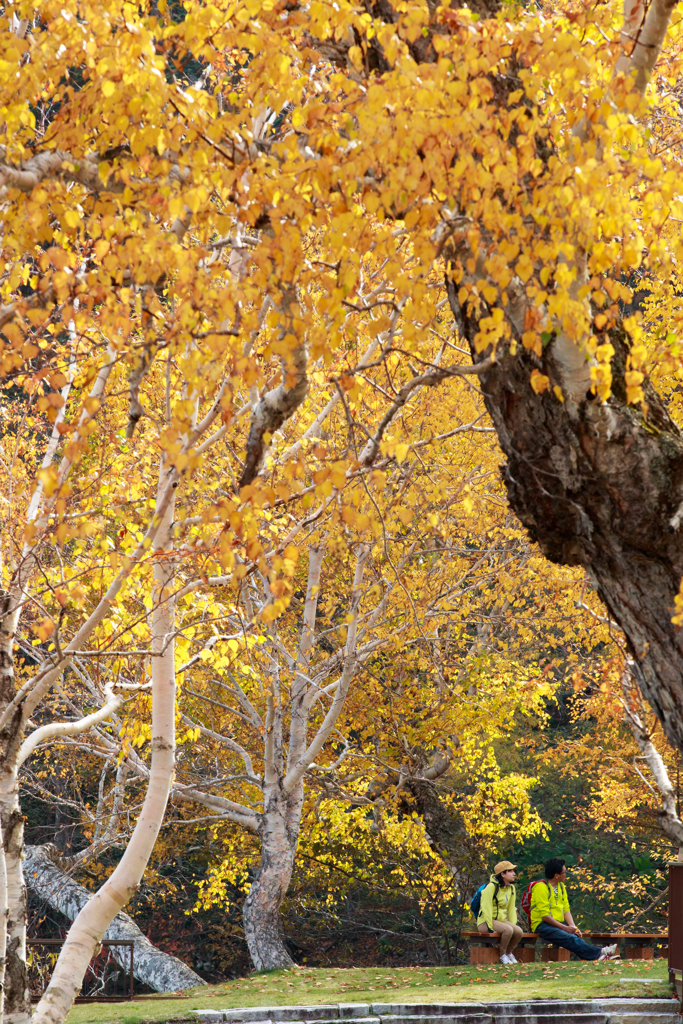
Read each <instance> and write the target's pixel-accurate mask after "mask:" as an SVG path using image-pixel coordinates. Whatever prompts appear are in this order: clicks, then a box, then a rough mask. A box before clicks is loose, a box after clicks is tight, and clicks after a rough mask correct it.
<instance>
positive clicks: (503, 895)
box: [477, 860, 523, 964]
mask: <svg viewBox="0 0 683 1024" xmlns="http://www.w3.org/2000/svg"><path fill="white" fill-rule="evenodd" d="M516 877H517V875H516V871H515V865H514V864H511V863H510V861H509V860H502V861H501V862H500V864H496V866H495V867H494V869H493V874H492V875H491V879H490V881H489V883H488V885H487V886H486V888H485V889H484V890H483V892H482V894H481V904H480V907H479V916H478V917H477V929H478V930H479V931H480V932H498V934H499V935H500V962H501V963H502V964H516V963H519V961H518V960H517V958H516V957H514V956H513V955H512V951H513V949H515V947H516V946H517V943H518V942H519V940H520V939H521V937H522V935H523V932H522V929H521V928H520V927H519V925H518V924H517V908H516V907H515V898H516V892H515V887H514V885H513V882H514V880H515V878H516Z"/></svg>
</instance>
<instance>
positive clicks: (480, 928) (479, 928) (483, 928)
mask: <svg viewBox="0 0 683 1024" xmlns="http://www.w3.org/2000/svg"><path fill="white" fill-rule="evenodd" d="M477 931H478V932H481V934H482V935H488V933H489V926H488V925H487V923H486V921H484V923H483V924H478V925H477Z"/></svg>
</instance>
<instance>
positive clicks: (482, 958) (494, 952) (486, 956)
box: [470, 944, 500, 964]
mask: <svg viewBox="0 0 683 1024" xmlns="http://www.w3.org/2000/svg"><path fill="white" fill-rule="evenodd" d="M499 960H500V954H499V952H498V947H497V946H490V945H488V944H487V945H485V946H470V963H471V964H497V963H498V961H499Z"/></svg>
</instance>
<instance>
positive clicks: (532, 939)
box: [460, 931, 564, 964]
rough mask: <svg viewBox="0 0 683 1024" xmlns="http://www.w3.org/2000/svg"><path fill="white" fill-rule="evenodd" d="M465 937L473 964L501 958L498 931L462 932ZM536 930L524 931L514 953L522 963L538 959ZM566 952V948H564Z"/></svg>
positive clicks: (496, 961) (461, 934)
mask: <svg viewBox="0 0 683 1024" xmlns="http://www.w3.org/2000/svg"><path fill="white" fill-rule="evenodd" d="M460 936H461V938H463V939H467V941H468V942H469V944H470V963H471V964H497V963H498V962H499V960H500V951H499V942H500V935H499V934H498V932H479V931H476V932H460ZM537 939H538V935H536V934H535V933H534V932H524V934H523V935H522V938H521V939H520V940H519V945H518V946H517V947H516V948H515V950H514V955H515V957H516V959H517V960H519V961H520V963H523V964H532V963H533V962H534V960H535V959H536V940H537ZM562 952H564V950H562Z"/></svg>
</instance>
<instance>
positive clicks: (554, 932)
mask: <svg viewBox="0 0 683 1024" xmlns="http://www.w3.org/2000/svg"><path fill="white" fill-rule="evenodd" d="M536 933H537V934H538V935H540V936H541V938H542V939H545V941H546V942H552V944H553V946H562V948H563V949H568V950H570V951H571V952H572V953H576V955H577V956H578V957H579V958H580V959H581V960H597V959H598V957H599V956H600V954H601V953H602V947H601V946H591V945H590V944H589V943H588V942H584V940H583V939H580V938H579V936H578V935H572V934H571V933H570V932H563V931H562V929H561V928H553V926H552V925H550V924H545V922H543V921H542V922H541V924H539V926H538V928H537V929H536Z"/></svg>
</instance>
